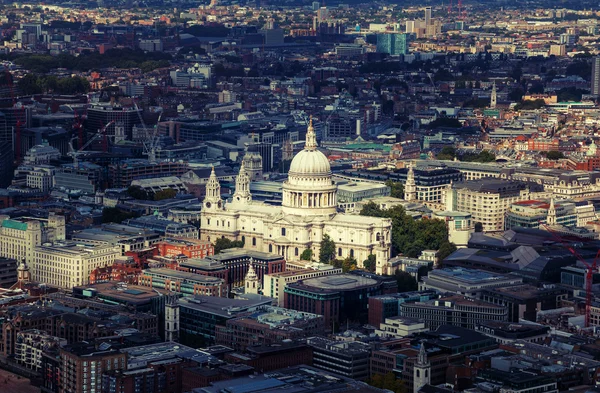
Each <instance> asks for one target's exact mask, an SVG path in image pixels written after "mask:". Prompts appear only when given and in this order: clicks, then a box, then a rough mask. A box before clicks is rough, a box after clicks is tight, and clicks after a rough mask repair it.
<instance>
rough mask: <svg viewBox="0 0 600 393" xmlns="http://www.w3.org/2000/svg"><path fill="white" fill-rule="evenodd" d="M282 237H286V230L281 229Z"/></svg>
mask: <svg viewBox="0 0 600 393" xmlns="http://www.w3.org/2000/svg"><path fill="white" fill-rule="evenodd" d="M281 236H285V228H281Z"/></svg>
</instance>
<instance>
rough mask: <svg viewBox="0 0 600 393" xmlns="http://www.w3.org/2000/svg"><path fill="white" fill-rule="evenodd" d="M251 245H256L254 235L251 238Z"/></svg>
mask: <svg viewBox="0 0 600 393" xmlns="http://www.w3.org/2000/svg"><path fill="white" fill-rule="evenodd" d="M252 245H253V246H256V238H255V237H253V238H252Z"/></svg>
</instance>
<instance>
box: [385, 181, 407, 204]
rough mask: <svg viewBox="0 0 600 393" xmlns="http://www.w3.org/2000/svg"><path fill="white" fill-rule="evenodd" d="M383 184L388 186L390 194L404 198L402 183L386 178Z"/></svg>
mask: <svg viewBox="0 0 600 393" xmlns="http://www.w3.org/2000/svg"><path fill="white" fill-rule="evenodd" d="M385 185H386V186H388V187H389V188H390V196H392V197H394V198H400V199H404V184H402V183H400V182H395V181H393V180H388V181H386V182H385Z"/></svg>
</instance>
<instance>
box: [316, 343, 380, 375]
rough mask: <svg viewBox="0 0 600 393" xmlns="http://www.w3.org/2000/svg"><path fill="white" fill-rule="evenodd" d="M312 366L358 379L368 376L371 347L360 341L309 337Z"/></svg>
mask: <svg viewBox="0 0 600 393" xmlns="http://www.w3.org/2000/svg"><path fill="white" fill-rule="evenodd" d="M307 344H308V345H310V346H311V347H312V349H313V367H315V368H319V369H322V370H325V371H329V372H333V373H336V374H339V375H343V376H344V377H347V378H352V379H355V380H359V381H364V380H366V379H368V378H369V357H370V355H371V347H370V346H369V345H368V344H365V343H362V342H360V341H354V342H339V341H333V340H328V339H326V338H324V337H311V338H309V339H308V340H307Z"/></svg>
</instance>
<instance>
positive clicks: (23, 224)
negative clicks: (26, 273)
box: [0, 213, 65, 266]
mask: <svg viewBox="0 0 600 393" xmlns="http://www.w3.org/2000/svg"><path fill="white" fill-rule="evenodd" d="M62 240H65V217H64V216H58V215H54V214H53V213H50V215H49V216H48V219H47V220H42V219H39V220H35V219H33V218H27V219H10V217H9V216H5V215H0V257H4V258H10V259H14V260H17V261H22V260H25V262H27V264H29V266H32V263H33V261H34V250H35V247H36V246H39V245H41V244H42V243H46V242H54V241H62Z"/></svg>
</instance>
